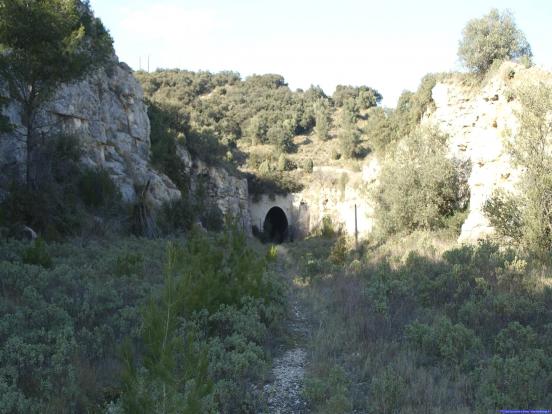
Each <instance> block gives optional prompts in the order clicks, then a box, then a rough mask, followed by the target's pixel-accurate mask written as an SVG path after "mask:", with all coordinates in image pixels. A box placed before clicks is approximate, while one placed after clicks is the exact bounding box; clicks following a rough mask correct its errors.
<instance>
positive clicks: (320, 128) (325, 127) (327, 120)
mask: <svg viewBox="0 0 552 414" xmlns="http://www.w3.org/2000/svg"><path fill="white" fill-rule="evenodd" d="M314 113H315V119H316V123H315V127H314V130H315V132H316V135H317V136H318V138H319V139H320V140H322V141H326V140H327V139H328V138H329V137H330V125H331V122H332V121H331V117H330V113H329V109H328V105H327V104H326V101H323V100H320V101H318V102H317V103H316V104H315V105H314Z"/></svg>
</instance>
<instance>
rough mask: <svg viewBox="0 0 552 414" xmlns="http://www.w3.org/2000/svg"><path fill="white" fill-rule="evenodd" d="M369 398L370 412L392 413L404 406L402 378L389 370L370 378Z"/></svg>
mask: <svg viewBox="0 0 552 414" xmlns="http://www.w3.org/2000/svg"><path fill="white" fill-rule="evenodd" d="M370 388H371V390H370V391H371V396H372V398H373V405H372V407H371V408H372V410H373V411H372V412H374V413H376V412H377V413H394V412H397V411H398V410H400V408H401V407H402V406H403V404H404V399H405V394H406V382H405V380H404V378H402V377H401V375H400V374H399V373H397V372H394V371H393V370H392V369H391V368H387V369H384V370H383V371H382V372H380V373H378V374H377V375H375V376H374V377H373V378H372V381H371V384H370Z"/></svg>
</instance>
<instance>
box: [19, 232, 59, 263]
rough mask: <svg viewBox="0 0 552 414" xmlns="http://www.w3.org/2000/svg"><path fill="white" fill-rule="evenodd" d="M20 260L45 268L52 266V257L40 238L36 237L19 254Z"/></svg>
mask: <svg viewBox="0 0 552 414" xmlns="http://www.w3.org/2000/svg"><path fill="white" fill-rule="evenodd" d="M21 260H22V261H23V263H25V264H29V265H36V266H42V267H44V268H46V269H49V268H51V267H52V258H51V257H50V255H49V254H48V250H47V249H46V244H45V243H44V240H42V239H36V240H35V241H34V242H33V244H32V245H31V246H29V247H28V248H26V249H25V250H24V251H23V254H22V255H21Z"/></svg>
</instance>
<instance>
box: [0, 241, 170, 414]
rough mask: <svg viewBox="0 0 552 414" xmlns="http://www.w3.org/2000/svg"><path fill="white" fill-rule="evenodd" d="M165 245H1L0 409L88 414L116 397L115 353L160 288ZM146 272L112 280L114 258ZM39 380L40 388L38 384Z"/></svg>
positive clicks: (133, 331)
mask: <svg viewBox="0 0 552 414" xmlns="http://www.w3.org/2000/svg"><path fill="white" fill-rule="evenodd" d="M163 250H164V243H163V242H159V241H156V242H151V241H147V240H125V241H118V242H113V241H111V242H110V243H109V244H107V243H101V244H99V243H89V244H88V245H87V246H86V247H84V246H82V245H80V246H79V245H78V243H74V244H69V243H67V244H51V245H46V244H45V243H44V242H42V241H36V242H34V244H33V245H30V246H27V245H25V244H23V243H19V242H15V241H12V242H5V241H3V242H1V243H0V280H1V281H2V282H1V283H0V337H1V338H2V346H0V365H1V366H2V370H0V390H1V391H0V407H2V411H5V412H44V413H55V412H67V411H73V412H86V411H91V410H94V409H98V408H99V407H102V406H104V404H105V403H106V402H107V401H109V400H111V399H113V398H115V397H116V395H117V394H118V393H119V392H120V391H119V390H120V389H119V385H118V380H117V378H118V370H119V368H118V366H117V364H113V361H114V360H115V358H116V357H117V355H116V352H117V347H118V344H120V343H121V341H122V338H123V337H124V336H126V335H130V336H132V337H135V336H136V333H137V331H138V327H139V323H140V318H139V307H140V306H141V304H142V303H143V302H144V300H145V298H146V297H147V295H149V294H150V292H151V291H152V290H157V289H158V286H159V284H160V283H161V280H159V278H158V277H157V275H159V273H160V270H161V269H160V267H161V266H160V263H161V261H162V256H163ZM131 252H132V253H133V252H142V253H147V254H144V255H143V257H144V259H143V262H142V266H143V269H141V270H138V269H137V270H136V272H133V274H132V275H130V274H128V275H125V274H116V268H117V267H118V265H117V262H118V258H119V257H122V256H126V255H128V254H130V253H131ZM38 378H39V379H40V380H37V379H38Z"/></svg>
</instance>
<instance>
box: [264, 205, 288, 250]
mask: <svg viewBox="0 0 552 414" xmlns="http://www.w3.org/2000/svg"><path fill="white" fill-rule="evenodd" d="M263 232H264V234H265V236H266V237H267V239H268V241H269V242H271V243H278V244H279V243H283V242H284V241H285V240H286V239H287V236H288V220H287V217H286V213H284V210H282V209H281V208H280V207H272V208H271V209H270V210H268V213H266V218H265V221H264V224H263Z"/></svg>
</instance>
